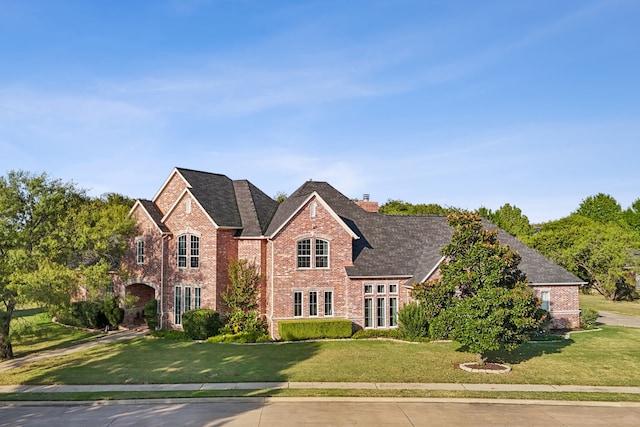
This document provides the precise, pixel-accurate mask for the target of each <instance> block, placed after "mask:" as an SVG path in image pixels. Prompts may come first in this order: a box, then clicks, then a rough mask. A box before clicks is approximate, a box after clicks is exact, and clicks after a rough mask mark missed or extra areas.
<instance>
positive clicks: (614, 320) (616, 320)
mask: <svg viewBox="0 0 640 427" xmlns="http://www.w3.org/2000/svg"><path fill="white" fill-rule="evenodd" d="M598 314H599V316H598V320H597V323H600V324H602V325H610V326H626V327H629V328H640V316H625V315H624V314H616V313H610V312H608V311H599V312H598Z"/></svg>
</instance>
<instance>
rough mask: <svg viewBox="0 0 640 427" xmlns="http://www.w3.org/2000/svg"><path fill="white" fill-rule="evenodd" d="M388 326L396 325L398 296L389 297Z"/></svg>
mask: <svg viewBox="0 0 640 427" xmlns="http://www.w3.org/2000/svg"><path fill="white" fill-rule="evenodd" d="M389 326H390V327H393V326H398V298H397V297H391V298H389Z"/></svg>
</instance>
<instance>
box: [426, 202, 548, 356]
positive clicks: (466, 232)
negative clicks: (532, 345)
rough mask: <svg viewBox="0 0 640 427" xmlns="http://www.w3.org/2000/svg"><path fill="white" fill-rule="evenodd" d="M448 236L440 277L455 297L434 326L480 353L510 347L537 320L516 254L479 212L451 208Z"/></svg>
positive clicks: (521, 339)
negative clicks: (492, 229) (489, 226)
mask: <svg viewBox="0 0 640 427" xmlns="http://www.w3.org/2000/svg"><path fill="white" fill-rule="evenodd" d="M448 221H449V225H451V226H452V227H453V228H454V232H453V237H452V239H451V242H450V243H449V244H448V245H447V246H445V247H444V248H443V249H442V254H443V255H444V256H445V257H446V258H447V261H446V262H445V263H444V264H443V265H442V266H441V269H440V274H441V278H440V280H441V281H442V282H443V283H445V284H446V286H447V287H449V288H453V289H455V290H456V294H457V295H458V299H456V300H455V301H454V303H453V304H452V306H450V307H447V308H445V309H444V310H442V311H441V312H440V314H439V315H438V316H437V317H436V318H435V319H434V320H433V323H434V325H433V328H434V329H436V330H441V331H442V330H448V331H449V336H450V338H452V339H454V340H456V341H458V342H460V343H461V344H462V345H463V347H464V348H466V349H468V350H469V351H471V352H474V353H476V354H478V363H479V364H480V365H482V364H484V363H485V361H486V353H487V352H488V351H492V350H498V349H500V348H504V349H507V350H512V349H514V348H515V347H516V346H517V345H519V344H521V343H523V342H525V341H526V340H527V339H528V336H529V333H530V332H531V331H532V330H535V329H536V328H537V327H538V325H539V323H540V321H541V318H540V312H539V310H538V306H539V303H538V300H537V299H536V298H535V296H534V295H533V293H532V291H531V290H530V289H529V287H528V286H527V283H526V277H525V275H524V273H522V271H520V269H519V268H518V264H519V263H520V255H519V254H518V253H517V252H514V251H512V250H511V249H510V248H509V247H508V246H503V245H501V244H500V242H499V241H498V239H497V231H488V230H485V229H483V227H482V220H481V219H480V217H479V216H478V215H477V214H473V213H470V212H459V213H453V214H450V215H449V217H448Z"/></svg>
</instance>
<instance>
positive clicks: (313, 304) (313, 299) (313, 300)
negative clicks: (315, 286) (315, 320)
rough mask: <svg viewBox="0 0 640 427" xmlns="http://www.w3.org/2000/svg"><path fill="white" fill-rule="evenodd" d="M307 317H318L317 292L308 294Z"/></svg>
mask: <svg viewBox="0 0 640 427" xmlns="http://www.w3.org/2000/svg"><path fill="white" fill-rule="evenodd" d="M309 316H311V317H316V316H318V292H317V291H311V292H309Z"/></svg>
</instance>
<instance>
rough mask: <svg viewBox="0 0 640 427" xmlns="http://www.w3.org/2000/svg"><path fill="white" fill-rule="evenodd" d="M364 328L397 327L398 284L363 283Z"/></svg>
mask: <svg viewBox="0 0 640 427" xmlns="http://www.w3.org/2000/svg"><path fill="white" fill-rule="evenodd" d="M363 291H364V306H363V309H364V327H365V328H380V329H387V328H396V327H397V326H398V308H399V307H398V303H399V299H398V284H397V283H365V284H364V286H363Z"/></svg>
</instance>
